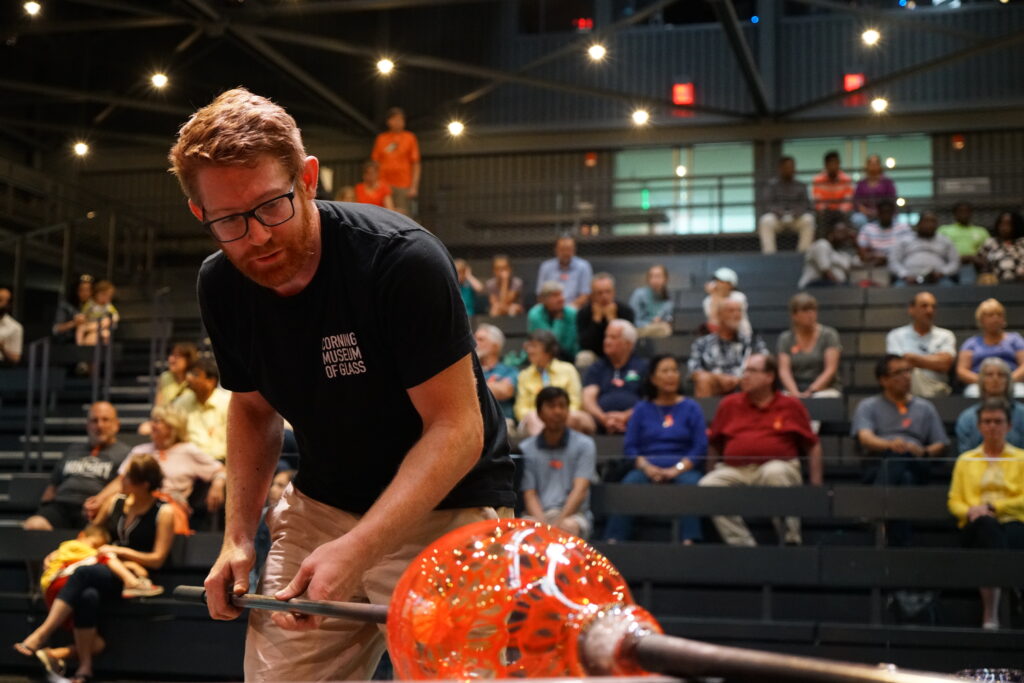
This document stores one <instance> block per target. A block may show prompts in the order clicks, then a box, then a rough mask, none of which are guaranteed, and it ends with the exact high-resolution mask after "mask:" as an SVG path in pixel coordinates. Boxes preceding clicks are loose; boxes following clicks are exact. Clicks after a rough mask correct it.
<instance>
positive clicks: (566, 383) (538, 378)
mask: <svg viewBox="0 0 1024 683" xmlns="http://www.w3.org/2000/svg"><path fill="white" fill-rule="evenodd" d="M524 346H525V348H526V357H527V358H529V359H530V367H528V368H526V369H525V370H523V371H522V372H520V373H519V378H518V381H517V382H516V402H515V405H514V406H513V410H514V412H515V416H516V419H517V420H519V432H520V433H521V434H522V435H523V436H536V435H537V434H540V432H541V430H542V429H544V423H543V422H541V421H540V418H539V417H537V406H536V402H537V394H539V393H540V390H541V389H543V388H544V387H549V386H550V387H559V388H561V389H565V391H566V393H567V394H569V428H570V429H575V430H576V431H577V432H583V433H584V434H593V433H594V431H595V429H596V427H595V425H594V418H592V417H591V416H590V414H589V413H587V412H584V411H583V410H582V409H581V401H582V393H581V391H582V390H581V389H580V373H579V372H577V370H576V366H574V365H573V364H572V363H566V362H565V361H560V360H558V340H557V339H555V335H554V334H553V333H552V332H551V331H550V330H534V331H533V332H531V333H530V336H529V337H528V338H527V340H526V343H525V344H524Z"/></svg>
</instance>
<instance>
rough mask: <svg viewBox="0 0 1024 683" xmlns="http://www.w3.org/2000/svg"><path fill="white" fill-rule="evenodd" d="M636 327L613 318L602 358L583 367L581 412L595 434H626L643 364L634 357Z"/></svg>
mask: <svg viewBox="0 0 1024 683" xmlns="http://www.w3.org/2000/svg"><path fill="white" fill-rule="evenodd" d="M636 340H637V333H636V328H635V327H633V324H632V323H631V322H629V321H628V320H623V319H621V318H616V319H615V320H612V321H611V322H610V323H608V329H607V330H606V331H605V333H604V357H603V358H598V359H597V361H596V362H595V363H594V364H593V365H591V366H590V367H589V368H587V374H586V376H585V377H584V380H583V409H584V410H586V411H587V412H588V413H590V415H591V416H592V417H593V418H594V421H595V422H596V423H597V429H598V431H601V432H604V433H606V434H621V433H623V432H625V431H626V424H627V423H628V422H629V416H630V415H632V414H633V406H634V405H635V404H636V402H637V401H638V400H640V383H641V381H642V380H643V376H644V374H645V373H646V372H647V361H646V360H644V359H643V358H638V357H637V356H636V355H635V354H634V353H633V351H634V349H636Z"/></svg>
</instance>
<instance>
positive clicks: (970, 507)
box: [949, 398, 1024, 630]
mask: <svg viewBox="0 0 1024 683" xmlns="http://www.w3.org/2000/svg"><path fill="white" fill-rule="evenodd" d="M1010 413H1011V411H1010V404H1009V403H1007V402H1006V401H1005V400H1002V399H998V398H989V399H986V400H985V402H984V403H983V404H982V406H981V409H980V410H979V411H978V417H977V419H978V429H979V431H980V432H981V434H982V443H981V445H980V446H979V447H977V448H974V449H972V450H968V451H967V452H965V453H961V454H960V457H959V458H957V461H956V466H955V467H954V468H953V479H952V481H951V482H950V486H949V511H950V512H951V513H952V514H953V516H954V517H956V519H957V525H958V526H959V527H960V529H961V531H960V539H961V542H962V543H963V546H964V547H965V548H981V549H985V550H1024V450H1021V449H1020V448H1017V447H1015V446H1013V445H1011V444H1009V443H1007V441H1006V435H1007V433H1008V432H1009V430H1010ZM980 592H981V604H982V628H986V629H991V630H994V629H998V628H999V598H1000V589H999V588H997V587H994V586H989V587H985V588H981V589H980Z"/></svg>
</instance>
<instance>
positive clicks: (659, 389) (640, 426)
mask: <svg viewBox="0 0 1024 683" xmlns="http://www.w3.org/2000/svg"><path fill="white" fill-rule="evenodd" d="M681 381H682V375H681V373H680V371H679V362H678V361H677V360H676V359H675V357H673V356H670V355H667V354H663V355H658V356H655V357H654V358H652V359H651V363H650V365H649V366H648V374H647V377H645V378H644V385H643V395H644V400H642V401H640V402H639V403H637V404H636V406H635V407H634V408H633V415H632V416H631V417H630V419H629V425H628V426H627V427H626V442H625V445H624V451H625V454H626V457H628V458H631V459H632V460H633V469H631V470H630V471H629V472H628V473H627V474H626V476H625V478H624V479H623V480H622V483H623V484H668V483H671V484H683V485H690V486H695V485H696V484H697V482H699V481H700V478H701V476H703V474H704V471H703V470H704V457H705V456H706V455H707V451H708V439H707V425H706V424H705V422H704V414H703V413H702V412H701V409H700V406H699V405H697V402H696V401H694V400H693V399H689V398H686V397H685V396H683V394H682V386H681ZM632 531H633V518H632V517H629V516H626V515H612V516H611V517H609V518H608V524H607V527H606V529H605V538H606V539H607V540H609V541H626V540H629V537H630V536H631V535H632ZM679 532H680V536H681V539H680V540H682V542H683V543H684V544H685V545H691V544H693V543H694V542H696V541H699V540H701V530H700V518H699V517H692V516H688V517H680V518H679Z"/></svg>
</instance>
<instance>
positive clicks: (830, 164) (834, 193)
mask: <svg viewBox="0 0 1024 683" xmlns="http://www.w3.org/2000/svg"><path fill="white" fill-rule="evenodd" d="M811 197H812V198H813V199H814V210H815V211H817V212H818V213H825V212H839V213H842V214H844V215H845V214H848V213H850V212H851V211H853V179H852V178H850V176H848V175H846V174H845V173H843V171H842V169H841V168H840V160H839V152H837V151H835V150H831V151H829V152H826V153H825V169H824V170H823V171H822V172H821V173H819V174H818V175H816V176H814V179H813V180H811Z"/></svg>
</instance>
